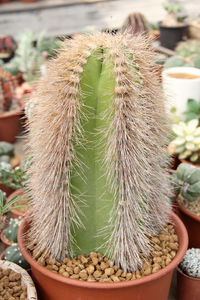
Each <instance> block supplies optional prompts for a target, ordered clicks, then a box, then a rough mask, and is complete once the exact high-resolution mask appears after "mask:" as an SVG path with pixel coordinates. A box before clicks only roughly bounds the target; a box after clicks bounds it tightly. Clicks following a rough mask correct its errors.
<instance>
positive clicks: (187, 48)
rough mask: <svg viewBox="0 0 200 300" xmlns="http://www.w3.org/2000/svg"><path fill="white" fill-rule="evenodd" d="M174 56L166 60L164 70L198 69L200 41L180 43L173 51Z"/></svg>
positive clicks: (199, 66) (199, 65)
mask: <svg viewBox="0 0 200 300" xmlns="http://www.w3.org/2000/svg"><path fill="white" fill-rule="evenodd" d="M175 52H176V55H174V56H172V57H170V58H168V59H167V61H166V62H165V64H164V67H165V68H172V67H183V66H184V67H195V68H200V41H197V40H188V41H186V42H181V43H180V44H179V45H178V46H177V47H176V49H175Z"/></svg>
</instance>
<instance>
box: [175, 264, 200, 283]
mask: <svg viewBox="0 0 200 300" xmlns="http://www.w3.org/2000/svg"><path fill="white" fill-rule="evenodd" d="M176 270H177V272H178V273H179V274H180V275H181V276H183V277H185V278H187V279H189V280H194V281H198V282H200V278H195V277H191V276H189V275H187V274H185V273H183V271H182V270H181V269H180V268H179V267H176Z"/></svg>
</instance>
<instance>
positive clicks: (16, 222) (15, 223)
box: [5, 217, 22, 243]
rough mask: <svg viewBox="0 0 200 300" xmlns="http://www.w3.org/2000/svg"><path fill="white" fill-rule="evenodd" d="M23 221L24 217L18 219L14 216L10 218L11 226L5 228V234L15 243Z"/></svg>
mask: <svg viewBox="0 0 200 300" xmlns="http://www.w3.org/2000/svg"><path fill="white" fill-rule="evenodd" d="M21 222H22V217H19V218H16V219H13V218H11V219H10V222H9V226H8V227H7V228H6V230H5V236H6V237H7V239H8V240H9V241H12V242H15V243H16V242H17V233H18V229H19V226H20V224H21Z"/></svg>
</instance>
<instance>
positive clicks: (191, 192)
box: [175, 163, 200, 201]
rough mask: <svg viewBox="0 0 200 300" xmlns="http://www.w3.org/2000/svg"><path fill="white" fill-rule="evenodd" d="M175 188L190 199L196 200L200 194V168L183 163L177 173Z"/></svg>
mask: <svg viewBox="0 0 200 300" xmlns="http://www.w3.org/2000/svg"><path fill="white" fill-rule="evenodd" d="M175 188H176V189H177V190H178V191H179V193H180V194H181V196H183V198H184V199H186V200H188V201H195V200H197V199H198V198H199V196H200V169H199V168H196V167H195V166H192V165H189V164H185V163H182V164H180V165H179V166H178V168H177V170H176V174H175Z"/></svg>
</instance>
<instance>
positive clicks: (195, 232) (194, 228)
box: [177, 201, 200, 248]
mask: <svg viewBox="0 0 200 300" xmlns="http://www.w3.org/2000/svg"><path fill="white" fill-rule="evenodd" d="M177 206H178V215H179V216H180V218H181V220H182V221H183V223H184V224H185V227H186V229H187V231H188V235H189V247H190V248H200V235H199V231H200V217H198V216H196V215H195V214H193V213H192V212H190V211H189V210H187V209H186V208H185V207H184V206H183V205H182V204H180V203H179V202H178V201H177Z"/></svg>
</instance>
